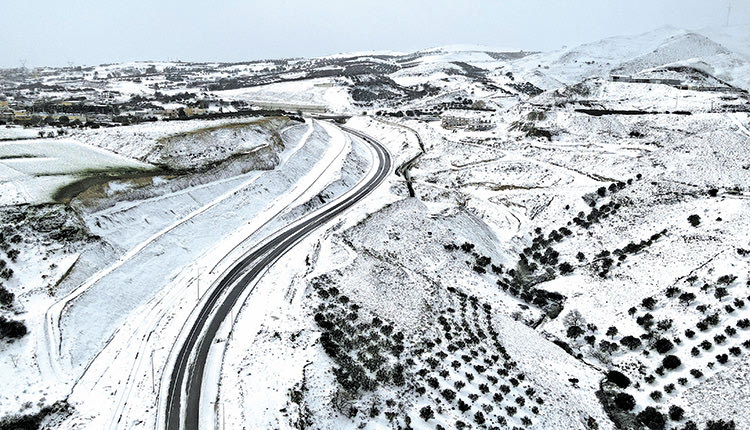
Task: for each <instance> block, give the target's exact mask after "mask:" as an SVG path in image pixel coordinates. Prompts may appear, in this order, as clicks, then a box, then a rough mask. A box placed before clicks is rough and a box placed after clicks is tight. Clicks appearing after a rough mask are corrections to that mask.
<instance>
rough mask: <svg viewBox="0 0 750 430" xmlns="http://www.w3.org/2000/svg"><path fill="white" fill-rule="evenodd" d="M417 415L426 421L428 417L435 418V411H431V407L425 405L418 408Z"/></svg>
mask: <svg viewBox="0 0 750 430" xmlns="http://www.w3.org/2000/svg"><path fill="white" fill-rule="evenodd" d="M419 416H420V417H422V419H423V420H425V421H427V420H429V419H432V418H435V412H433V411H432V408H431V407H430V406H429V405H427V406H425V407H423V408H422V409H420V410H419Z"/></svg>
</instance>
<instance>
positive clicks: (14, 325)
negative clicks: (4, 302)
mask: <svg viewBox="0 0 750 430" xmlns="http://www.w3.org/2000/svg"><path fill="white" fill-rule="evenodd" d="M26 333H27V329H26V325H24V323H22V322H21V321H14V320H9V319H7V318H5V317H4V316H2V315H0V340H3V339H9V340H13V339H20V338H22V337H24V336H25V335H26Z"/></svg>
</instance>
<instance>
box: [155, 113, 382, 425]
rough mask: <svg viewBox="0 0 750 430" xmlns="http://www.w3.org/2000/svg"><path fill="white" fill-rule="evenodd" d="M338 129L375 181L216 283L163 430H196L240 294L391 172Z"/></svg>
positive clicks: (175, 376) (185, 348)
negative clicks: (211, 365) (209, 366)
mask: <svg viewBox="0 0 750 430" xmlns="http://www.w3.org/2000/svg"><path fill="white" fill-rule="evenodd" d="M341 128H342V129H343V130H344V131H346V132H347V133H349V134H350V135H354V136H356V137H359V138H360V139H362V140H364V141H365V142H367V143H368V144H369V145H370V146H372V147H373V149H374V150H375V153H376V154H377V160H375V162H376V163H377V168H376V169H377V170H376V172H375V175H373V176H372V177H371V178H370V179H369V180H368V181H367V182H366V183H364V184H362V186H360V187H359V188H358V189H357V190H356V191H355V192H353V193H351V194H349V195H347V196H346V197H345V198H343V199H341V200H340V201H338V202H335V203H334V204H332V205H331V206H330V207H328V208H327V209H326V210H324V211H321V212H319V213H318V214H316V215H315V216H313V217H311V218H310V219H308V220H306V221H305V222H303V223H298V224H292V225H290V226H288V227H287V228H285V229H283V230H281V231H279V232H277V233H275V235H274V236H273V237H271V238H270V239H269V240H268V241H267V242H266V243H265V244H264V245H263V246H261V247H260V248H258V249H257V250H255V251H253V252H252V253H251V254H249V255H248V256H247V257H245V258H243V259H242V260H240V261H238V262H237V263H236V264H235V266H234V267H232V269H231V270H230V271H229V272H228V273H227V275H226V276H225V277H224V278H223V279H222V280H221V281H220V282H219V284H218V286H217V287H216V288H215V289H214V291H213V292H212V293H211V295H210V297H209V298H208V300H206V302H205V304H204V306H203V308H202V309H201V310H200V313H199V315H198V317H197V318H196V320H195V323H194V324H193V325H192V326H191V327H190V329H189V332H188V335H187V337H186V339H185V341H184V343H183V344H182V346H181V347H180V350H179V353H178V355H177V359H176V361H175V365H174V368H173V369H172V371H171V372H172V375H171V378H170V381H169V390H168V398H167V399H166V402H165V405H166V406H165V407H166V411H165V416H166V422H165V423H164V425H165V427H166V428H167V429H168V430H198V428H199V423H200V420H199V416H198V413H199V409H200V407H199V405H200V395H201V385H202V383H203V380H202V378H203V370H204V368H205V365H206V358H207V357H208V352H209V349H210V348H211V344H212V343H213V342H214V340H215V338H216V333H217V331H218V330H219V327H220V326H221V323H222V321H224V319H225V318H226V317H227V315H229V313H230V311H231V309H232V308H233V307H234V305H235V303H236V302H237V300H238V299H239V297H240V296H241V295H242V293H243V291H244V290H245V289H246V288H247V287H248V286H249V285H252V284H253V283H254V282H253V281H255V280H256V279H257V278H258V276H259V275H260V274H261V273H263V272H264V271H265V269H266V268H267V267H268V266H270V265H271V264H273V263H274V262H275V261H276V260H277V259H278V258H279V257H281V256H282V255H283V254H284V253H285V252H286V251H288V250H289V249H290V248H292V247H293V246H294V245H295V244H296V243H298V242H299V241H300V240H302V239H303V238H304V237H305V236H307V235H308V234H310V233H311V232H312V231H314V230H315V229H317V228H318V227H320V226H322V225H323V224H325V223H327V222H328V221H330V220H331V219H333V218H334V217H336V216H337V215H339V214H341V213H342V212H344V211H345V210H346V209H348V208H350V207H351V206H353V205H354V204H356V203H357V202H359V201H360V200H362V199H363V198H365V197H366V196H367V195H368V194H369V193H370V192H372V191H373V190H374V189H375V188H377V187H378V186H379V185H380V184H381V183H382V182H383V181H384V180H385V178H386V177H388V175H389V173H390V171H391V169H392V160H391V156H390V154H389V153H388V151H387V150H386V149H385V147H383V145H381V144H380V143H379V142H377V141H376V140H375V139H373V138H371V137H369V136H367V135H365V134H364V133H361V132H358V131H355V130H351V129H349V128H346V127H341ZM183 412H184V413H183Z"/></svg>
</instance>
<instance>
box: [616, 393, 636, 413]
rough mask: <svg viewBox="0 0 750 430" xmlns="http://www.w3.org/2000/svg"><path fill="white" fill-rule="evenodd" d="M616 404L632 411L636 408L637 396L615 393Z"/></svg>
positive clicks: (624, 409)
mask: <svg viewBox="0 0 750 430" xmlns="http://www.w3.org/2000/svg"><path fill="white" fill-rule="evenodd" d="M615 405H617V407H618V408H620V409H622V410H623V411H632V410H633V408H635V398H633V396H631V395H630V394H628V393H617V394H615Z"/></svg>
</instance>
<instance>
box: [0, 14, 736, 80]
mask: <svg viewBox="0 0 750 430" xmlns="http://www.w3.org/2000/svg"><path fill="white" fill-rule="evenodd" d="M3 3H4V4H3V5H2V7H1V8H0V19H1V20H2V29H0V67H17V66H18V65H19V64H20V61H21V60H26V64H27V66H39V65H67V64H68V63H69V62H72V63H74V64H76V65H95V64H101V63H108V62H121V61H130V60H167V59H172V60H176V59H179V60H183V61H204V60H205V61H240V60H254V59H263V58H282V57H310V56H320V55H328V54H335V53H340V52H351V51H365V50H393V51H406V52H409V51H415V50H419V49H424V48H428V47H434V46H440V45H448V44H478V45H486V46H490V47H497V48H509V49H525V50H552V49H558V48H560V47H562V46H563V45H569V46H572V45H575V44H580V43H584V42H589V41H594V40H598V39H601V38H603V37H608V36H614V35H621V34H637V33H642V32H645V31H649V30H652V29H655V28H658V27H661V26H664V25H671V26H675V27H680V28H688V29H698V28H703V27H707V26H711V27H713V26H722V25H724V24H725V23H726V20H727V12H728V11H727V5H729V4H730V0H625V1H612V0H569V1H563V0H456V1H447V0H377V1H371V0H346V1H344V0H264V1H238V0H224V1H222V0H214V1H210V0H209V1H206V0H179V1H178V0H118V1H111V0H67V1H61V0H19V1H10V0H3ZM731 5H732V10H731V15H730V21H731V23H732V24H744V23H749V22H750V0H731Z"/></svg>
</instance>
